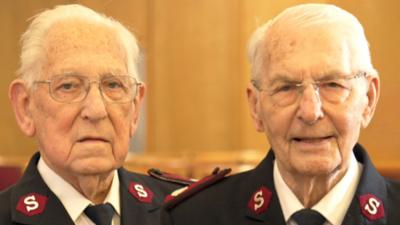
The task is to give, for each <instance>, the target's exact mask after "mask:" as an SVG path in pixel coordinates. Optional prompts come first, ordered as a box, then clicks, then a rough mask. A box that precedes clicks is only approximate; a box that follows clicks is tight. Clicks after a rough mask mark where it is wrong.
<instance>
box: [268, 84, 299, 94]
mask: <svg viewBox="0 0 400 225" xmlns="http://www.w3.org/2000/svg"><path fill="white" fill-rule="evenodd" d="M296 88H297V86H296V85H295V84H280V85H277V86H276V87H275V88H273V92H272V93H273V94H278V93H288V92H291V91H295V90H296Z"/></svg>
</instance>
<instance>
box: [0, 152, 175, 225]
mask: <svg viewBox="0 0 400 225" xmlns="http://www.w3.org/2000/svg"><path fill="white" fill-rule="evenodd" d="M39 157H40V155H39V153H37V154H35V155H34V156H33V157H32V159H31V161H30V163H29V165H28V167H27V169H26V171H25V173H24V175H23V177H22V178H21V180H20V181H19V182H18V183H16V184H15V185H14V186H12V187H11V188H9V189H7V190H5V191H3V192H1V193H0V225H11V224H37V225H39V224H40V225H73V224H74V223H73V221H72V220H71V218H70V216H69V215H68V213H67V211H66V210H65V208H64V206H63V205H62V203H61V202H60V200H59V199H58V198H57V197H56V196H55V195H54V193H53V192H52V191H51V190H50V189H49V188H48V186H47V185H46V184H45V183H44V181H43V179H42V178H41V176H40V174H39V172H38V170H37V162H38V160H39ZM118 174H119V180H120V194H121V200H120V202H121V224H122V225H134V224H139V225H158V224H159V214H160V207H161V205H162V203H163V201H164V197H165V195H167V194H169V193H170V192H171V191H173V190H175V189H176V188H179V187H181V186H178V185H175V184H171V183H167V182H165V181H160V180H157V179H155V178H153V177H149V176H146V175H141V174H136V173H131V172H128V171H126V170H125V169H119V170H118Z"/></svg>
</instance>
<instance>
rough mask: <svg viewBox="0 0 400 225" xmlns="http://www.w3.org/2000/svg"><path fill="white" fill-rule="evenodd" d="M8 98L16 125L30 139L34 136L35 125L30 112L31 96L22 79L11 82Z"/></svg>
mask: <svg viewBox="0 0 400 225" xmlns="http://www.w3.org/2000/svg"><path fill="white" fill-rule="evenodd" d="M8 97H9V99H10V101H11V106H12V109H13V110H14V114H15V118H16V120H17V124H18V126H19V128H20V129H21V130H22V132H23V133H24V134H25V135H27V136H29V137H32V136H34V135H35V131H36V129H35V123H34V121H33V118H32V114H31V111H30V103H31V96H30V92H29V89H28V87H27V86H26V84H25V82H24V81H23V80H22V79H16V80H14V81H13V82H11V84H10V87H9V90H8Z"/></svg>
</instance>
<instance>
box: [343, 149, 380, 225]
mask: <svg viewBox="0 0 400 225" xmlns="http://www.w3.org/2000/svg"><path fill="white" fill-rule="evenodd" d="M354 155H355V156H356V158H357V161H358V162H360V163H362V164H363V172H362V175H361V178H360V182H359V184H358V187H357V190H356V193H355V195H354V198H353V200H352V202H351V205H350V207H349V209H348V211H347V213H346V217H345V218H344V220H343V223H342V224H343V225H353V224H365V225H366V224H368V225H385V224H387V219H386V216H383V217H382V218H378V219H374V218H372V219H371V218H368V216H366V215H369V214H368V210H369V211H370V212H373V213H375V214H376V215H379V213H381V212H383V213H384V211H385V206H386V205H387V190H386V182H385V179H384V178H383V177H382V176H381V175H380V174H379V173H378V171H377V170H376V169H375V167H374V166H373V165H372V162H371V160H370V159H369V157H368V155H367V153H366V151H365V150H364V149H363V148H362V147H361V145H359V144H357V145H356V146H355V148H354ZM364 197H366V198H367V199H368V198H369V200H371V198H372V200H373V199H377V200H379V201H380V203H379V207H378V205H377V204H374V202H371V201H370V202H367V203H361V202H360V199H361V198H364ZM376 202H377V201H376ZM368 204H370V205H369V206H367V205H368ZM368 208H369V209H368ZM375 210H376V211H375ZM365 214H366V215H365ZM372 215H374V214H372Z"/></svg>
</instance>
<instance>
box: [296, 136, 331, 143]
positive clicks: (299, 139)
mask: <svg viewBox="0 0 400 225" xmlns="http://www.w3.org/2000/svg"><path fill="white" fill-rule="evenodd" d="M331 138H333V136H322V137H294V138H292V140H294V141H295V142H303V143H317V142H322V141H326V140H329V139H331Z"/></svg>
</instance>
